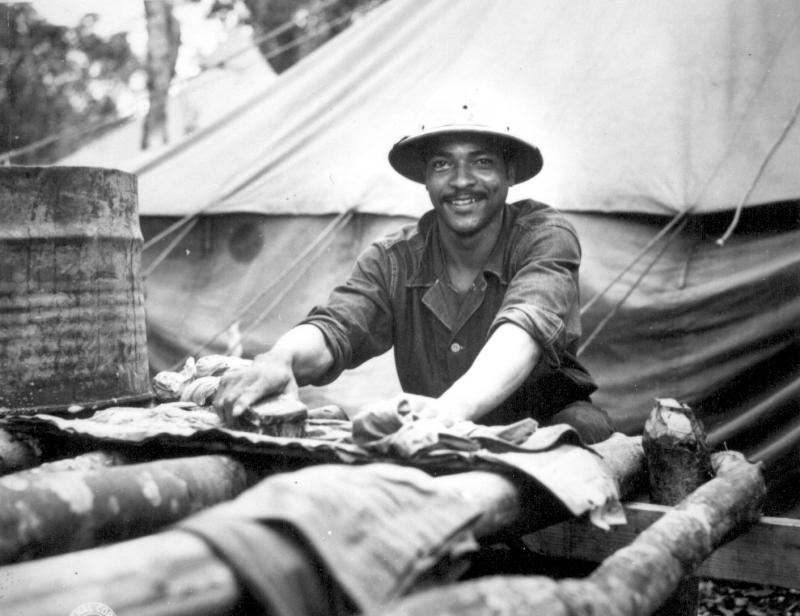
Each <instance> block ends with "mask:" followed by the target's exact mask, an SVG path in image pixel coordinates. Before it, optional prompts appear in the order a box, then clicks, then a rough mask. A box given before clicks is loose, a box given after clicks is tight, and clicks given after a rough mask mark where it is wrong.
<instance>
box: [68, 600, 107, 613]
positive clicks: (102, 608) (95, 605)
mask: <svg viewBox="0 0 800 616" xmlns="http://www.w3.org/2000/svg"><path fill="white" fill-rule="evenodd" d="M69 616H116V614H115V613H114V610H112V609H111V608H110V607H108V606H107V605H106V604H105V603H100V602H98V601H90V602H89V603H81V604H80V605H79V606H78V607H76V608H74V609H73V610H72V611H71V612H70V613H69Z"/></svg>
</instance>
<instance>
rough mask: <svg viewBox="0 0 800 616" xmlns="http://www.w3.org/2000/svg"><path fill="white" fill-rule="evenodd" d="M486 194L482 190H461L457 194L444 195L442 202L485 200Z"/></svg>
mask: <svg viewBox="0 0 800 616" xmlns="http://www.w3.org/2000/svg"><path fill="white" fill-rule="evenodd" d="M486 198H487V194H486V193H485V192H484V191H482V190H461V191H458V192H451V193H445V194H443V195H442V197H441V199H442V201H455V200H457V199H476V200H481V199H486Z"/></svg>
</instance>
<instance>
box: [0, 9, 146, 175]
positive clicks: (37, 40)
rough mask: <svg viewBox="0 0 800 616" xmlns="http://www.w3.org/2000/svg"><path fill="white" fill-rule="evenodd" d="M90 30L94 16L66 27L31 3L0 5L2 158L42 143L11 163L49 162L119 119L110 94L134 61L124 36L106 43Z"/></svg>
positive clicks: (122, 84) (122, 82) (123, 84)
mask: <svg viewBox="0 0 800 616" xmlns="http://www.w3.org/2000/svg"><path fill="white" fill-rule="evenodd" d="M93 25H94V18H93V16H92V15H87V16H86V17H84V19H83V20H82V21H81V23H80V24H79V25H78V26H77V27H76V28H67V27H63V26H56V25H52V24H49V23H47V22H46V21H44V20H43V19H41V17H39V15H38V14H37V13H36V11H35V10H34V9H33V8H32V7H31V6H30V4H26V3H13V4H5V3H4V4H0V152H8V151H10V150H15V149H19V148H21V147H23V146H27V145H30V144H36V143H41V146H40V147H39V148H37V149H36V151H31V152H30V153H26V152H23V153H21V154H20V155H19V156H16V157H15V158H14V160H13V162H14V163H15V164H24V163H32V162H38V163H47V162H54V161H56V160H58V159H59V158H60V157H61V156H63V155H65V154H66V153H68V152H70V151H71V150H73V149H74V148H75V147H76V145H77V144H78V143H79V140H81V139H83V140H85V139H86V136H87V132H89V131H90V129H92V128H94V129H95V134H96V132H97V130H101V129H102V128H107V127H108V126H109V125H110V124H111V123H112V122H113V121H114V119H115V118H117V117H118V113H117V108H116V104H115V102H114V101H115V93H116V92H117V91H118V90H119V89H122V88H127V83H128V79H129V78H130V76H131V74H132V73H133V72H134V71H136V70H137V69H139V68H140V66H139V62H138V61H137V59H136V57H135V56H134V55H133V53H132V52H131V49H130V46H129V45H128V41H127V39H126V36H125V35H124V34H116V35H114V36H111V37H110V38H108V39H103V38H101V37H99V36H97V35H96V34H95V33H94V31H93ZM65 127H70V128H71V129H73V130H71V131H70V132H68V133H67V134H64V135H63V136H62V138H60V139H56V138H55V136H56V135H59V134H62V133H63V132H64V128H65ZM98 127H100V128H98Z"/></svg>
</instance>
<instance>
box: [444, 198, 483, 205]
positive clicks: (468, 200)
mask: <svg viewBox="0 0 800 616" xmlns="http://www.w3.org/2000/svg"><path fill="white" fill-rule="evenodd" d="M476 201H477V199H476V198H475V197H458V198H457V199H451V200H450V203H452V204H453V205H469V204H470V203H475V202H476Z"/></svg>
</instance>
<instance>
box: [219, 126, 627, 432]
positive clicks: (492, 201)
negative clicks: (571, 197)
mask: <svg viewBox="0 0 800 616" xmlns="http://www.w3.org/2000/svg"><path fill="white" fill-rule="evenodd" d="M389 162H390V164H391V165H392V167H393V168H394V169H395V170H396V171H397V172H398V173H400V174H401V175H403V176H405V177H406V178H408V179H410V180H412V181H414V182H418V183H420V184H424V185H425V187H426V189H427V192H428V196H429V198H430V201H431V203H432V205H433V209H432V210H431V211H429V212H427V213H426V214H425V215H423V216H422V218H421V219H420V221H419V222H418V223H417V224H415V225H410V226H408V227H405V228H403V229H401V230H400V231H398V232H397V233H395V234H393V235H390V236H388V237H385V238H382V239H380V240H377V241H376V242H374V243H373V244H372V245H371V246H370V247H369V248H368V249H367V250H366V251H365V252H364V253H363V254H362V255H361V256H360V257H359V259H358V261H357V262H356V264H355V267H354V269H353V272H352V273H351V275H350V278H349V279H348V280H347V281H346V282H345V284H344V285H342V286H340V287H337V288H336V289H334V291H333V293H332V294H331V296H330V298H329V300H328V303H327V304H326V305H324V306H320V307H317V308H315V309H314V310H312V312H311V313H310V315H309V316H308V317H307V318H306V319H305V320H304V321H303V322H302V323H300V324H299V325H298V326H296V327H294V328H293V329H292V330H290V331H289V332H287V333H286V334H285V335H284V336H282V337H281V338H280V339H279V341H278V342H277V343H276V344H275V346H274V347H273V348H272V349H270V350H269V351H268V352H267V353H264V354H263V355H259V356H258V357H256V360H255V362H254V364H253V366H252V367H251V368H250V369H249V370H246V371H242V372H237V373H229V374H228V375H226V376H225V377H223V380H222V383H221V386H220V389H219V392H218V393H217V396H216V398H215V402H214V404H215V406H216V407H217V409H218V411H219V412H220V413H222V414H223V416H224V417H226V418H231V417H234V416H237V415H239V414H241V413H242V412H244V410H245V409H246V408H248V407H249V406H250V405H252V404H253V403H255V402H256V401H258V400H259V399H261V398H263V397H264V396H267V395H270V394H275V393H289V394H294V393H295V392H296V390H297V386H298V384H300V385H304V384H315V385H319V384H324V383H328V382H330V381H332V380H334V379H335V378H336V377H337V376H338V375H339V374H341V372H342V371H343V370H345V369H347V368H352V367H355V366H357V365H359V364H361V363H362V362H364V361H366V360H367V359H370V358H371V357H375V356H377V355H380V354H382V353H384V352H385V351H387V350H389V349H390V348H394V356H395V363H396V366H397V373H398V377H399V380H400V384H401V386H402V387H403V391H405V392H407V393H411V394H418V395H420V396H423V398H420V399H419V400H422V412H423V414H424V415H427V416H434V417H438V418H440V419H441V420H442V421H443V422H445V423H450V422H454V421H459V420H470V421H476V422H480V423H487V424H507V423H512V422H514V421H517V420H519V419H522V418H525V417H533V418H534V419H536V420H537V421H539V422H540V423H544V424H552V423H567V424H570V425H572V426H573V427H575V428H576V430H577V431H578V433H579V434H580V435H581V436H582V438H583V439H584V440H585V441H587V442H590V443H592V442H597V441H600V440H603V439H605V438H607V437H608V436H610V435H611V434H612V432H613V428H612V425H611V422H610V421H609V419H608V416H607V414H606V413H605V411H603V410H602V409H600V408H598V407H596V406H594V405H593V404H592V403H591V401H590V398H589V396H590V394H591V393H592V392H593V391H594V390H595V389H596V387H595V385H594V382H593V381H592V379H591V377H590V376H589V374H588V372H587V371H586V370H585V369H584V368H583V367H582V366H581V365H580V363H579V362H578V360H577V358H576V357H575V350H576V348H577V343H578V338H579V336H580V321H579V312H578V310H579V298H578V269H579V266H580V258H581V251H580V245H579V243H578V238H577V236H576V234H575V231H574V229H573V228H572V226H571V225H570V224H569V223H568V222H567V221H566V220H565V219H564V218H562V217H561V215H560V214H558V212H557V211H556V210H554V209H553V208H551V207H549V206H547V205H544V204H542V203H538V202H535V201H531V200H525V201H520V202H517V203H512V204H509V203H507V195H508V189H509V187H511V186H512V185H513V184H515V183H520V182H524V181H526V180H528V179H530V178H532V177H533V176H535V175H536V174H537V173H538V172H539V170H540V169H541V167H542V157H541V154H540V153H539V150H538V149H537V148H536V147H535V146H533V145H531V144H530V143H528V142H527V141H525V140H523V139H521V138H519V137H517V136H515V135H514V134H513V133H512V131H511V130H510V129H508V128H507V127H501V128H494V127H490V126H485V125H481V124H475V123H465V124H449V125H442V126H436V127H428V128H426V127H423V128H422V129H421V130H420V131H419V132H417V133H416V134H414V135H412V136H409V137H405V138H403V139H401V140H400V141H399V142H398V143H396V144H395V145H394V147H393V148H392V149H391V151H390V153H389Z"/></svg>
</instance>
